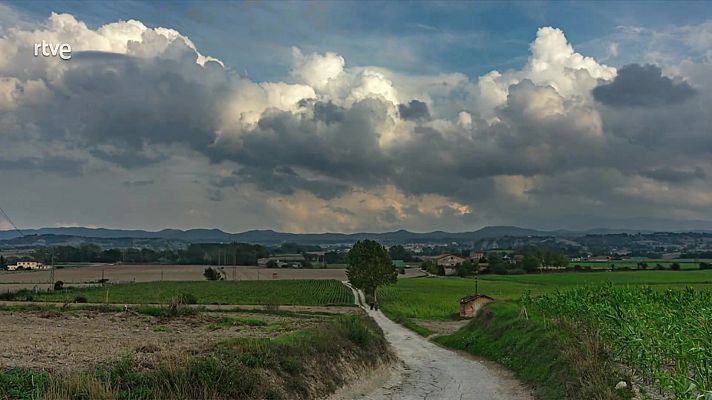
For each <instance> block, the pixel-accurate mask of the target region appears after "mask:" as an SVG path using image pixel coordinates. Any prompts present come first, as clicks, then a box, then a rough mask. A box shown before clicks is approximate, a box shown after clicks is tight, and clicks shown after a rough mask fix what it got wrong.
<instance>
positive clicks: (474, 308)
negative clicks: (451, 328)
mask: <svg viewBox="0 0 712 400" xmlns="http://www.w3.org/2000/svg"><path fill="white" fill-rule="evenodd" d="M493 301H494V299H493V298H491V297H489V296H487V295H484V294H473V295H470V296H465V297H463V298H461V299H460V317H463V318H472V317H474V316H475V315H477V312H478V311H480V309H481V308H482V307H484V306H485V304H488V303H491V302H493Z"/></svg>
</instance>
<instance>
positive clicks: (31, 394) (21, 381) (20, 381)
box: [0, 369, 48, 400]
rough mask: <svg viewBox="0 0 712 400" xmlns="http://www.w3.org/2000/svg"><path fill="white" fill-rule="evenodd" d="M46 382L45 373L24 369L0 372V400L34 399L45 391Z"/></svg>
mask: <svg viewBox="0 0 712 400" xmlns="http://www.w3.org/2000/svg"><path fill="white" fill-rule="evenodd" d="M47 381H48V375H47V373H46V372H35V371H30V370H24V369H7V370H4V371H2V370H0V399H2V400H10V399H12V400H30V399H36V398H37V397H39V396H40V395H41V394H42V393H43V392H44V391H45V390H46V388H47Z"/></svg>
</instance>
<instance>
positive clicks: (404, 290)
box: [378, 270, 712, 320]
mask: <svg viewBox="0 0 712 400" xmlns="http://www.w3.org/2000/svg"><path fill="white" fill-rule="evenodd" d="M605 283H612V284H614V285H649V286H652V287H655V288H659V289H665V288H685V287H692V288H695V289H699V290H708V289H712V270H696V271H624V272H591V273H588V272H571V273H549V274H531V275H481V276H480V278H479V291H480V293H482V294H486V295H489V296H491V297H493V298H495V299H497V300H518V299H519V298H521V296H522V294H524V293H525V292H527V291H529V292H530V293H531V295H534V296H535V295H538V294H545V293H549V292H553V291H555V290H557V289H567V288H575V287H577V286H586V285H592V284H605ZM474 291H475V282H474V278H454V277H447V278H417V279H400V280H398V283H397V284H395V285H393V286H388V287H384V288H381V289H379V291H378V300H379V303H380V304H381V307H382V308H383V310H384V312H385V313H387V314H388V313H390V315H389V316H391V315H398V316H401V317H405V318H417V319H433V320H443V319H451V318H452V317H453V316H454V315H456V314H457V313H458V312H459V309H458V307H459V306H458V300H459V299H460V298H462V297H464V296H465V295H468V294H472V293H474Z"/></svg>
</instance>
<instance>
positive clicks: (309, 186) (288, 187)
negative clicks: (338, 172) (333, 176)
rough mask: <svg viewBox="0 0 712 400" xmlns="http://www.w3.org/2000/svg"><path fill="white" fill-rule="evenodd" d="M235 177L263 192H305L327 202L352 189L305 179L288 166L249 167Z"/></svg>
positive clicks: (326, 181) (331, 182)
mask: <svg viewBox="0 0 712 400" xmlns="http://www.w3.org/2000/svg"><path fill="white" fill-rule="evenodd" d="M235 175H236V176H237V177H239V178H240V181H241V182H250V183H254V184H256V185H257V187H258V188H260V189H262V190H267V191H270V192H273V193H279V194H283V195H291V194H294V193H295V192H296V191H298V190H303V191H307V192H309V193H312V194H314V195H315V196H317V197H319V198H322V199H325V200H329V199H332V198H334V197H336V196H338V195H340V194H342V193H344V192H346V191H348V190H349V188H350V187H349V186H348V185H346V184H344V183H342V182H334V181H329V180H324V179H308V178H303V177H301V176H300V175H299V174H297V173H296V172H295V171H294V170H293V169H292V168H290V167H287V166H279V167H276V168H275V169H274V170H272V171H266V170H264V169H260V168H249V167H247V168H242V169H240V170H239V171H236V172H235Z"/></svg>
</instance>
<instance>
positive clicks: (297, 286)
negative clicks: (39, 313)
mask: <svg viewBox="0 0 712 400" xmlns="http://www.w3.org/2000/svg"><path fill="white" fill-rule="evenodd" d="M78 296H82V297H84V298H86V300H87V302H89V303H105V302H107V299H108V303H114V304H165V303H168V302H169V301H170V300H171V299H173V298H177V297H179V296H183V297H190V298H191V299H194V302H195V303H197V304H265V305H269V304H291V305H307V306H310V305H311V306H322V305H353V303H354V298H353V294H352V292H351V290H349V289H348V288H346V287H345V286H344V285H342V284H341V283H340V282H339V281H336V280H284V281H237V282H235V281H214V282H212V281H199V282H147V283H133V284H122V285H111V286H106V287H97V288H74V289H65V290H63V291H57V292H42V293H37V294H34V295H33V301H45V302H72V301H74V299H75V298H76V297H78Z"/></svg>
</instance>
